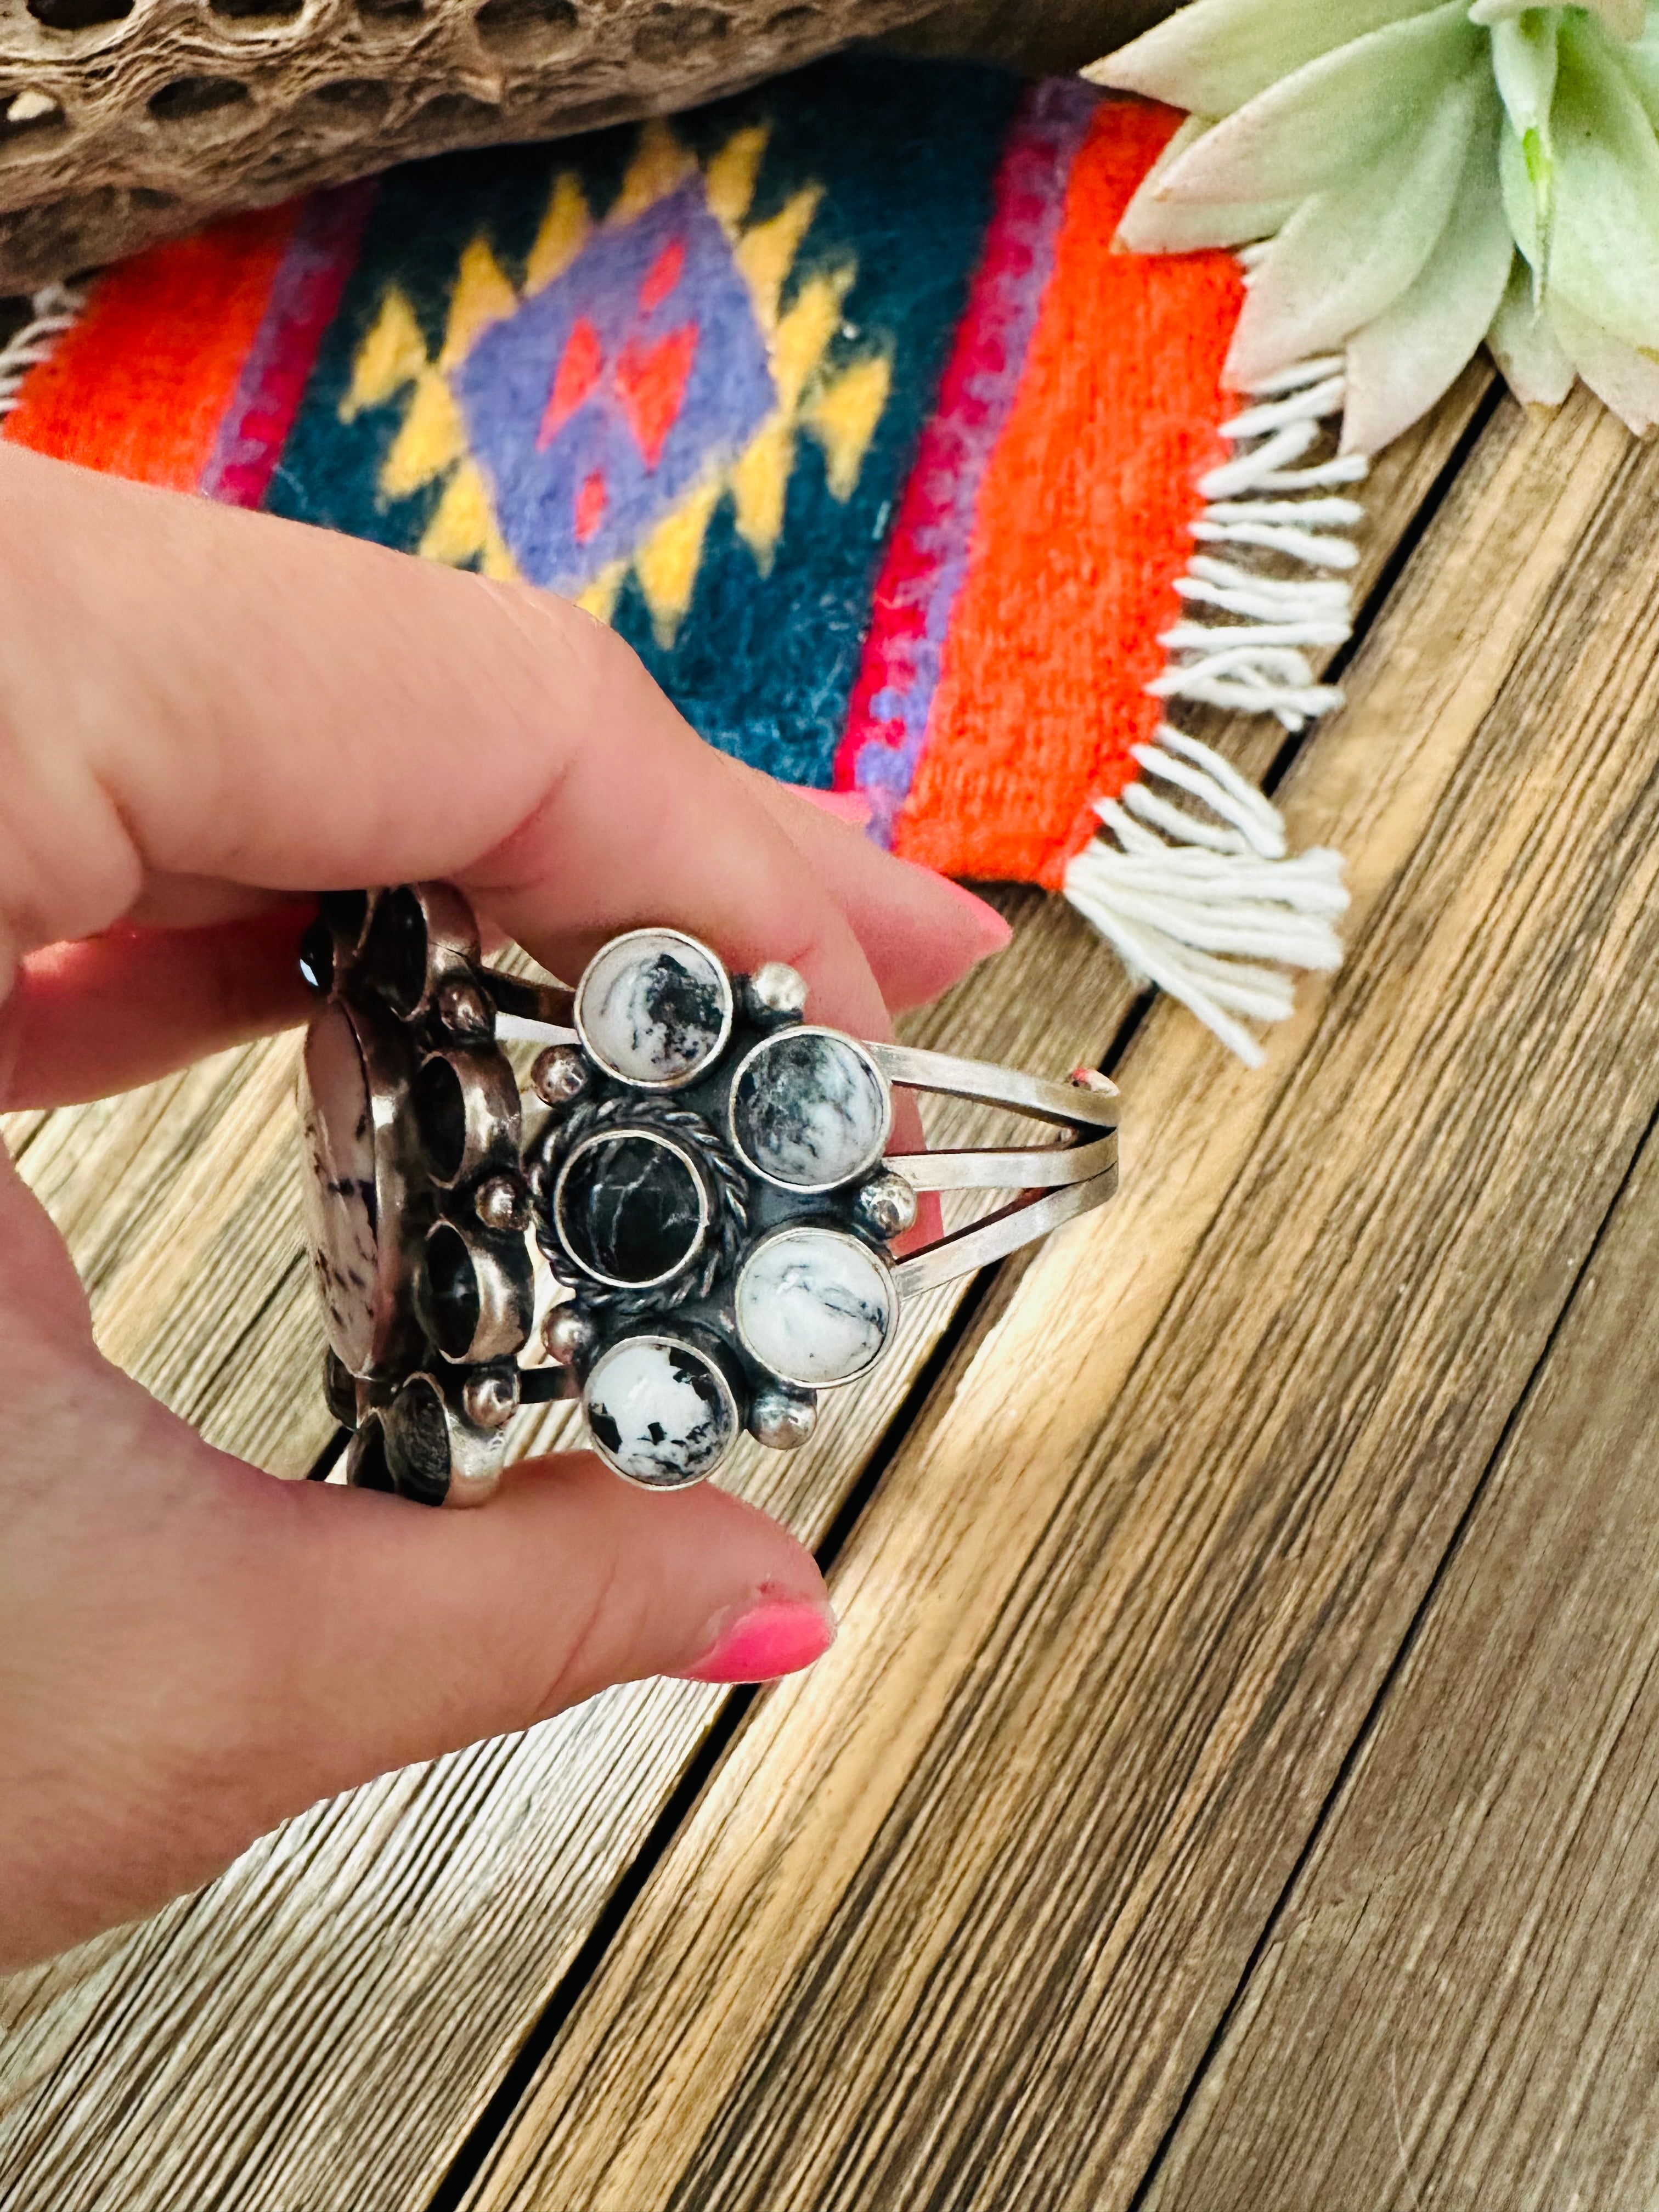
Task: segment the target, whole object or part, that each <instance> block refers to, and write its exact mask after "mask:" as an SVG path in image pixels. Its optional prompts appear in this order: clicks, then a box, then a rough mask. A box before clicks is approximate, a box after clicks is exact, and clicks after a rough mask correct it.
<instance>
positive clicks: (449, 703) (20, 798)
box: [0, 446, 1006, 1966]
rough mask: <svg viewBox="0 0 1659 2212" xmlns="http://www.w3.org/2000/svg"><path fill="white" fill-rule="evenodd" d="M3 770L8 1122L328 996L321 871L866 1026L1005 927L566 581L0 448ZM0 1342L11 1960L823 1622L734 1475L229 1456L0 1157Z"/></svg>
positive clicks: (1, 1651) (801, 1569)
mask: <svg viewBox="0 0 1659 2212" xmlns="http://www.w3.org/2000/svg"><path fill="white" fill-rule="evenodd" d="M0 793H3V799H0V994H9V995H6V996H5V1002H4V1006H3V1010H0V1103H3V1104H5V1105H6V1106H8V1107H15V1106H38V1105H48V1104H55V1103H64V1102H66V1101H70V1100H77V1099H84V1098H88V1097H96V1096H99V1095H100V1094H102V1093H105V1092H107V1091H112V1090H116V1089H119V1088H120V1087H122V1086H123V1085H129V1084H133V1083H138V1082H143V1081H146V1080H148V1079H150V1078H152V1077H155V1076H157V1075H160V1074H161V1073H164V1072H165V1071H166V1070H167V1069H168V1068H170V1067H173V1066H178V1065H179V1064H180V1063H181V1062H182V1061H184V1060H188V1059H190V1058H191V1057H192V1056H194V1055H196V1054H201V1053H204V1052H209V1051H212V1050H215V1049H217V1048H221V1047H222V1046H226V1045H228V1044H232V1043H234V1042H238V1041H240V1040H242V1039H245V1038H247V1037H251V1036H258V1035H259V1034H261V1033H263V1032H265V1031H268V1030H274V1029H276V1028H279V1027H281V1026H283V1025H284V1024H291V1023H296V1022H299V1021H301V1020H303V1019H304V1018H305V1016H306V1012H307V1008H306V1003H305V998H304V994H303V992H302V990H301V987H300V984H299V981H298V979H297V974H296V969H295V945H296V943H297V939H298V935H299V932H300V929H301V927H302V926H303V923H304V921H305V920H306V918H307V915H308V912H309V910H310V909H309V907H308V905H307V903H306V902H304V898H303V895H304V894H307V893H311V892H314V891H316V890H319V889H323V888H328V887H336V886H345V885H351V884H369V883H387V882H397V881H401V880H404V879H407V878H424V877H439V876H443V877H449V878H453V880H455V881H456V882H458V883H459V884H462V885H463V886H464V887H465V890H467V892H468V893H469V895H470V896H471V898H472V900H473V902H474V903H475V904H476V906H477V908H478V909H479V911H480V913H481V915H483V917H485V918H486V920H487V921H489V922H490V923H493V924H494V925H495V926H497V927H499V928H500V929H501V930H502V931H503V932H505V933H506V934H507V935H508V936H510V937H512V938H513V939H516V940H517V941H518V942H519V943H520V944H521V945H525V946H526V947H527V948H528V950H529V951H531V952H532V953H533V954H535V955H536V956H537V957H538V958H539V959H540V960H542V961H543V962H544V963H546V965H547V966H548V967H550V969H553V970H554V971H555V972H556V973H559V974H562V975H570V974H572V973H573V972H574V971H575V970H576V969H579V968H580V965H581V964H582V963H583V962H584V960H585V959H586V956H587V955H588V954H589V953H590V952H591V951H592V950H593V949H594V948H595V946H596V945H599V943H601V942H602V941H603V940H604V939H605V938H607V937H609V936H611V935H612V934H614V933H616V932H617V931H618V930H620V929H623V928H626V927H630V926H633V925H635V924H638V923H641V922H646V921H668V922H673V923H678V924H680V925H682V926H684V927H687V928H689V929H690V930H692V931H694V932H695V933H696V934H697V935H699V936H701V937H702V938H705V939H708V941H709V942H710V943H712V944H713V945H714V946H715V947H716V948H717V949H718V950H719V951H720V952H721V953H722V954H723V955H725V956H726V957H727V958H728V959H729V960H730V961H731V962H732V964H733V965H734V966H735V967H738V968H742V967H745V966H750V965H753V964H755V963H758V962H760V961H761V960H763V959H781V960H787V961H789V962H791V963H793V965H794V966H796V967H797V968H799V969H801V970H802V972H803V973H804V974H805V975H806V977H807V978H808V981H809V982H810V984H811V989H812V1004H813V1010H814V1012H815V1013H816V1014H817V1015H818V1016H819V1017H820V1018H823V1019H824V1020H827V1021H829V1022H833V1023H836V1024H840V1025H842V1026H844V1027H846V1028H848V1029H849V1030H854V1031H855V1032H857V1033H860V1034H862V1035H866V1036H881V1035H883V1034H884V1033H885V1026H886V1018H887V1017H886V1008H887V1006H893V1007H899V1006H906V1005H909V1004H912V1003H914V1002H915V1001H917V1000H921V999H923V998H926V997H928V996H930V995H931V994H933V993H934V992H936V991H938V990H939V989H940V988H942V987H944V986H945V984H947V983H949V982H951V981H953V980H954V979H955V978H956V977H957V976H958V975H961V974H962V973H963V972H964V971H965V969H968V968H969V966H971V965H972V963H974V961H975V960H976V959H978V958H980V957H982V956H983V955H984V954H985V953H987V952H988V951H994V950H995V949H996V948H997V947H998V945H1000V943H1001V942H1002V941H1003V939H1004V937H1005V936H1006V932H1004V931H1003V928H1002V925H1001V924H1000V922H999V921H997V920H996V917H995V916H994V915H992V914H991V913H990V911H989V909H988V908H984V907H982V906H981V905H980V903H979V902H977V901H975V900H973V899H971V898H969V896H967V895H966V894H965V893H963V892H961V891H958V890H956V889H955V888H954V887H953V886H951V885H950V884H945V883H943V882H941V881H939V879H937V878H933V877H931V876H928V875H927V874H926V873H925V872H922V871H921V870H918V869H915V868H911V867H908V866H904V865H903V864H902V863H900V862H897V861H895V860H890V859H889V858H888V857H886V856H885V855H884V854H881V853H879V852H878V851H877V850H876V849H875V848H873V847H872V846H871V845H870V844H869V843H868V842H866V840H865V839H864V838H862V837H861V836H860V835H859V834H858V833H857V832H856V831H855V830H854V829H850V828H848V827H847V826H846V825H845V824H843V823H840V822H837V821H836V820H835V819H833V818H831V817H829V816H828V815H826V814H825V813H823V811H820V810H818V809H817V808H814V807H813V806H811V805H808V804H807V803H806V802H805V800H804V799H800V798H799V797H796V796H794V795H793V794H791V793H787V792H786V791H784V790H782V789H781V787H778V786H775V785H774V784H771V783H770V782H769V781H767V779H765V778H763V777H761V776H757V775H753V774H751V773H750V772H749V771H748V770H745V769H742V768H739V767H738V766H736V765H735V764H734V763H732V762H730V761H727V760H726V759H724V758H722V757H720V755H719V754H717V753H715V752H714V751H712V750H709V749H708V747H707V746H705V745H704V744H702V743H701V742H700V741H699V740H698V739H697V738H696V737H695V736H694V735H693V733H692V732H691V731H690V729H688V728H687V726H685V724H684V722H682V721H681V720H680V719H679V718H678V715H677V714H675V713H674V711H673V709H672V708H671V707H670V706H669V705H668V703H667V702H666V701H665V699H664V698H663V696H661V694H660V693H659V691H658V690H656V689H655V688H654V686H653V684H652V683H651V682H650V680H649V678H647V676H646V674H645V672H644V671H643V669H642V668H641V665H640V664H639V663H638V661H637V660H636V659H635V657H634V656H633V655H632V654H631V653H629V651H628V649H627V648H626V647H624V646H623V645H622V644H621V643H620V642H619V641H617V639H616V638H615V637H614V636H613V635H611V633H610V632H609V631H608V630H605V629H603V628H601V627H600V626H599V624H598V623H594V622H592V621H590V620H589V619H588V618H587V617H586V616H584V615H582V614H580V613H579V612H577V611H575V610H574V609H573V608H571V607H569V606H566V605H562V604H561V603H559V602H558V601H556V600H553V599H546V598H544V597H542V596H541V595H539V594H538V593H536V592H531V591H528V590H526V589H521V588H519V587H515V586H504V585H501V584H495V583H489V582H486V581H484V580H482V579H479V578H477V577H472V576H465V575H461V574H455V573H453V572H450V571H447V570H444V569H441V568H433V567H428V566H426V565H424V564H422V563H420V562H414V561H410V560H406V559H404V557H403V556H399V555H396V554H390V553H386V552H382V551H380V550H377V549H375V548H373V547H369V546H366V545H362V544H355V543H352V542H350V541H348V540H346V539H343V538H331V537H329V536H326V535H324V534H322V533H320V532H312V531H308V530H305V529H301V528H298V527H295V526H290V525H288V524H283V523H277V522H274V521H270V520H267V519H265V518H263V517H254V516H248V515H243V514H239V513H233V512H229V511H227V510H223V509H219V508H214V507H209V506H207V505H206V504H204V503H203V502H199V501H192V500H187V499H183V498H174V497H173V496H171V495H165V494H160V493H155V492H150V491H145V490H141V489H136V488H134V487H132V486H130V485H125V484H120V483H114V482H112V481H111V480H108V479H106V478H102V477H92V476H88V475H86V474H83V473H82V472H81V471H76V470H72V469H69V468H65V467H63V466H61V465H57V464H53V463H50V462H45V461H41V460H40V459H36V458H34V457H33V456H31V455H28V454H27V453H21V452H19V451H16V450H15V449H12V448H8V447H4V446H0ZM0 1331H3V1340H4V1344H5V1346H6V1353H7V1357H6V1360H5V1363H4V1368H3V1374H0V1438H3V1443H0V1772H3V1774H4V1776H5V1786H4V1788H3V1790H0V1867H3V1870H4V1878H3V1881H0V1966H16V1965H20V1964H22V1963H24V1962H26V1961H27V1960H33V1959H36V1958H40V1957H42V1956H44V1955H46V1954H49V1953H51V1952H52V1951H54V1950H57V1949H60V1948H63V1947H64V1946H65V1945H67V1944H70V1943H72V1942H77V1941H78V1940H80V1939H81V1938H82V1937H84V1936H88V1935H90V1934H92V1933H93V1932H94V1930H96V1929H100V1928H102V1927H106V1926H108V1925H111V1924H112V1923H116V1922H118V1921H121V1920H125V1919H129V1918H131V1917H135V1916H136V1915H138V1914H140V1913H143V1912H147V1911H152V1910H154V1909H155V1907H156V1906H157V1905H161V1903H163V1902H164V1901H165V1900H166V1899H168V1898H169V1897H172V1896H174V1895H176V1894H178V1893H179V1892H181V1891H183V1890H185V1889H188V1888H191V1887H195V1886H196V1885H197V1884H198V1883H200V1882H202V1881H204V1880H206V1879H207V1878H208V1877H210V1875H213V1874H215V1873H216V1872H217V1871H218V1870H219V1869H221V1868H222V1867H223V1866H224V1865H226V1864H227V1863H228V1861H229V1860H230V1859H231V1858H232V1857H234V1855H235V1854H236V1853H237V1852H238V1851H239V1850H241V1849H242V1848H243V1847H244V1846H245V1845H246V1844H248V1843H249V1842H250V1841H251V1840H252V1838H254V1837H255V1836H257V1835H259V1834H260V1833H262V1832H264V1831H265V1830H266V1829H268V1828H270V1827H271V1826H274V1825H275V1824H276V1822H277V1821H278V1820H282V1819H283V1818H284V1817H285V1816H286V1815H288V1814H291V1813H294V1812H297V1811H298V1810H300V1809H301V1808H303V1807H304V1806H306V1805H307V1804H309V1803H311V1802H313V1801H314V1800H315V1799H317V1798H319V1797H320V1796H325V1795H328V1794H330V1793H331V1792H333V1791H336V1790H342V1789H344V1788H347V1787H349V1785H351V1784H356V1783H358V1782H362V1781H364V1780H366V1779H368V1778H369V1777H370V1776H372V1775H374V1774H377V1773H380V1772H382V1771H385V1770H386V1768H388V1767H392V1766H395V1765H403V1764H405V1763H407V1762H409V1761H411V1760H416V1759H427V1758H430V1757H432V1756H434V1755H435V1754H436V1753H440V1752H442V1751H446V1750H448V1749H451V1748H453V1747H457V1746H459V1745H461V1744H464V1743H467V1742H470V1741H474V1740H475V1739H477V1738H478V1737H480V1736H484V1735H495V1734H497V1733H500V1732H501V1731H504V1730H508V1729H520V1728H523V1727H525V1726H526V1725H527V1724H528V1723H531V1722H532V1721H535V1720H538V1719H540V1718H542V1717H545V1716H546V1715H548V1714H550V1713H554V1712H556V1711H559V1710H560V1709H561V1708H562V1707H563V1706H566V1705H571V1704H573V1703H574V1702H576V1701H577V1700H578V1699H583V1698H586V1697H589V1696H591V1695H592V1693H593V1692H595V1691H596V1690H598V1689H599V1688H601V1687H602V1686H605V1684H607V1683H612V1682H619V1681H626V1680H633V1679H635V1678H638V1677H640V1676H642V1675H648V1674H686V1673H690V1674H702V1675H703V1676H704V1677H705V1678H706V1679H710V1680H747V1679H752V1678H755V1677H757V1676H763V1675H768V1674H776V1673H781V1672H786V1671H788V1670H789V1669H790V1668H794V1667H797V1666H800V1665H805V1664H807V1663H809V1662H810V1661H811V1659H812V1658H814V1657H816V1656H817V1655H818V1653H819V1652H821V1651H822V1650H823V1649H824V1648H825V1646H826V1645H827V1644H828V1643H829V1639H830V1637H831V1635H832V1634H833V1624H832V1621H831V1619H830V1616H829V1610H828V1607H827V1604H826V1601H825V1599H824V1594H823V1584H822V1583H821V1581H820V1579H819V1577H818V1573H817V1568H816V1567H815V1566H814V1565H813V1563H812V1561H811V1558H810V1557H809V1556H808V1555H807V1553H805V1551H803V1550H802V1549H801V1547H799V1545H797V1544H796V1543H795V1542H794V1541H793V1539H792V1538H791V1537H790V1536H789V1535H787V1534H786V1532H785V1531H784V1530H783V1529H781V1528H779V1527H777V1526H776V1525H775V1523H774V1522H770V1521H769V1520H767V1519H766V1518H765V1517H764V1516H762V1515H761V1514H759V1513H757V1512H755V1511H753V1510H750V1508H748V1507H746V1506H744V1505H743V1504H739V1503H738V1501H737V1500H736V1499H734V1498H729V1497H726V1496H724V1495H723V1494H722V1493H721V1492H719V1491H717V1490H714V1489H710V1488H707V1487H705V1488H702V1489H700V1490H693V1491H690V1492H680V1493H678V1494H674V1495H669V1496H657V1497H650V1496H643V1495H641V1493H640V1492H636V1491H635V1490H633V1489H631V1488H629V1486H627V1485H625V1484H623V1483H622V1482H620V1481H618V1480H616V1479H615V1478H614V1477H613V1476H612V1475H611V1474H609V1473H608V1472H607V1471H606V1470H605V1468H602V1467H601V1466H600V1465H599V1463H598V1462H596V1461H595V1460H593V1459H592V1457H591V1456H589V1455H586V1454H578V1455H571V1456H568V1457H564V1458H561V1459H556V1460H544V1461H541V1462H532V1463H526V1465H524V1466H522V1467H520V1468H516V1469H514V1470H513V1474H511V1476H510V1477H509V1479H508V1480H507V1483H506V1485H505V1486H504V1488H503V1491H502V1492H501V1495H500V1497H499V1498H497V1499H496V1500H495V1502H494V1503H493V1504H491V1505H489V1506H488V1507H487V1508H485V1509H484V1510H482V1511H479V1512H477V1513H471V1514H439V1513H432V1512H430V1511H428V1510H423V1509H422V1508H420V1507H417V1506H412V1505H409V1504H405V1503H404V1502H403V1501H402V1500H400V1499H398V1498H388V1497H385V1496H381V1495H380V1494H378V1493H373V1492H362V1491H353V1490H344V1489H340V1488H336V1487H331V1486H329V1487H325V1486H320V1485H316V1484H303V1483H285V1482H279V1481H276V1480H273V1479H272V1478H271V1477H270V1476H269V1475H266V1474H262V1473H260V1472H259V1471H258V1469H256V1468H252V1467H249V1466H246V1465H245V1464H243V1463H242V1462H240V1461H237V1460H234V1459H232V1458H229V1457H228V1456H227V1455H225V1454H224V1453H222V1452H219V1451H215V1450H213V1449H210V1447H209V1446H208V1445H206V1444H205V1443H203V1442H202V1440H201V1439H200V1438H199V1437H197V1436H195V1435H194V1434H193V1433H192V1432H191V1431H190V1430H189V1429H188V1428H187V1427H186V1426H185V1425H184V1424H183V1423H182V1422H181V1421H179V1420H178V1419H175V1418H174V1416H173V1415H172V1414H171V1413H167V1411H166V1409H165V1408H164V1407H161V1406H160V1405H158V1404H156V1403H155V1401H154V1400H152V1399H151V1398H149V1396H148V1395H146V1394H145V1393H144V1392H143V1390H141V1389H139V1388H138V1387H137V1384H136V1383H133V1382H131V1380H130V1379H129V1378H128V1377H127V1376H125V1375H122V1374H120V1373H119V1372H118V1371H117V1370H115V1369H113V1368H112V1367H111V1366H110V1365H109V1364H107V1363H106V1361H105V1360H104V1359H103V1358H101V1357H100V1354H99V1352H98V1351H97V1349H96V1347H95V1346H94V1342H93V1339H92V1331H91V1326H90V1322H89V1318H88V1309H87V1304H86V1300H85V1297H84V1296H83V1294H82V1290H81V1286H80V1285H79V1283H78V1281H77V1280H76V1276H75V1273H74V1269H73V1267H71V1265H70V1260H69V1256H68V1255H67V1253H66V1252H65V1250H64V1246H63V1244H62V1243H61V1241H60V1240H59V1238H58V1235H57V1233H56V1231H54V1229H53V1228H52V1225H51V1223H50V1221H49V1220H48V1219H47V1218H46V1214H45V1213H44V1212H43V1211H42V1210H41V1208H40V1206H39V1205H38V1204H37V1203H36V1202H35V1200H34V1199H33V1197H32V1195H31V1194H29V1192H28V1191H27V1188H25V1186H24V1184H23V1183H22V1182H21V1178H20V1177H19V1176H18V1175H17V1173H16V1171H15V1170H14V1169H13V1168H12V1166H11V1165H10V1163H9V1161H5V1160H3V1158H0ZM347 1684H349V1692H347V1691H344V1690H343V1687H342V1686H343V1685H347Z"/></svg>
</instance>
